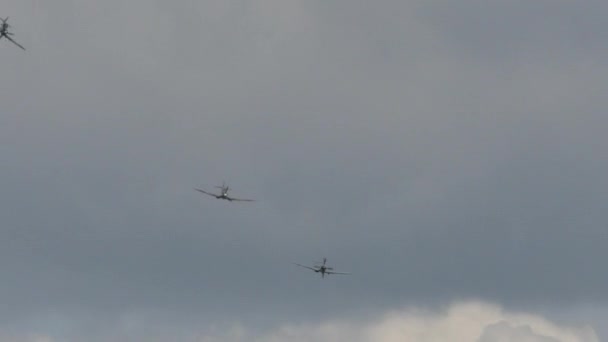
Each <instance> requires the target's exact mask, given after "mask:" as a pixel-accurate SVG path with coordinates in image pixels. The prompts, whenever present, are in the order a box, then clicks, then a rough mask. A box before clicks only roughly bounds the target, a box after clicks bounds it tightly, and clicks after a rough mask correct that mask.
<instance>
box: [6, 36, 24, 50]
mask: <svg viewBox="0 0 608 342" xmlns="http://www.w3.org/2000/svg"><path fill="white" fill-rule="evenodd" d="M4 37H6V39H8V40H10V41H11V42H13V44H15V45H17V46H18V47H20V48H22V49H23V51H25V48H24V47H23V46H21V45H20V44H19V43H17V42H16V41H14V40H13V38H11V37H10V36H8V35H5V36H4Z"/></svg>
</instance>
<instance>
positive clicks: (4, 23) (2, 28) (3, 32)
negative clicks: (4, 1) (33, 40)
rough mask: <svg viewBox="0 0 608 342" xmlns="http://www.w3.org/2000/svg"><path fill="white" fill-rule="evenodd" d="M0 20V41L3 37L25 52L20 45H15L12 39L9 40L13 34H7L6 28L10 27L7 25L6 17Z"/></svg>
mask: <svg viewBox="0 0 608 342" xmlns="http://www.w3.org/2000/svg"><path fill="white" fill-rule="evenodd" d="M0 20H2V26H0V40H1V39H2V37H4V38H6V39H8V40H10V41H11V42H13V44H15V45H17V46H18V47H20V48H22V49H23V50H25V48H24V47H23V46H21V44H19V43H17V42H16V41H15V40H14V39H13V38H11V36H14V35H15V34H14V33H12V32H8V28H9V27H11V25H9V24H8V23H7V21H8V17H6V19H2V18H0Z"/></svg>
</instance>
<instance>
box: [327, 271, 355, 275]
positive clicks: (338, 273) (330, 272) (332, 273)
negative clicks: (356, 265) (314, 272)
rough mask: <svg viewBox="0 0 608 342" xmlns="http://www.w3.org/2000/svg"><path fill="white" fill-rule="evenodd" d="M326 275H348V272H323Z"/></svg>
mask: <svg viewBox="0 0 608 342" xmlns="http://www.w3.org/2000/svg"><path fill="white" fill-rule="evenodd" d="M325 273H327V274H350V272H334V271H325Z"/></svg>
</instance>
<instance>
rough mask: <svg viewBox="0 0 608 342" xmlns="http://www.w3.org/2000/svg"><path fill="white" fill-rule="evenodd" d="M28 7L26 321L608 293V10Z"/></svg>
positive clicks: (14, 138) (15, 157)
mask: <svg viewBox="0 0 608 342" xmlns="http://www.w3.org/2000/svg"><path fill="white" fill-rule="evenodd" d="M10 6H12V8H11V10H12V11H13V12H14V13H15V15H13V14H12V13H10V15H11V16H12V18H11V22H12V24H13V25H14V31H15V32H16V33H18V36H19V38H20V39H22V40H20V41H22V42H23V44H24V45H26V46H28V51H27V53H25V54H24V53H22V52H21V51H17V50H14V49H11V47H10V46H8V45H5V44H2V45H1V48H2V53H3V60H4V59H5V60H6V61H5V62H4V63H3V69H2V70H3V86H2V87H3V91H2V93H1V94H0V100H1V102H2V113H3V114H2V116H1V117H0V120H1V124H2V125H1V126H0V127H1V128H0V133H1V134H0V139H1V141H2V147H0V151H1V153H0V158H1V160H2V165H3V168H2V171H0V175H1V176H2V177H0V184H1V187H2V189H3V193H4V195H3V196H2V197H1V198H2V203H1V208H0V213H1V216H2V217H3V224H2V234H3V236H2V239H0V243H1V244H2V248H1V252H0V253H1V254H0V255H1V256H2V257H1V258H0V265H1V267H2V268H3V270H4V271H5V272H6V274H10V275H11V277H9V279H8V280H7V281H5V282H3V283H2V284H0V289H2V291H1V293H2V294H0V296H1V297H0V298H1V300H2V302H3V303H10V306H11V307H15V308H18V309H17V312H16V313H15V312H8V311H5V312H0V314H1V315H2V316H4V317H7V319H8V317H13V318H14V319H23V320H25V321H26V322H27V320H28V317H32V316H36V315H42V316H44V314H45V313H46V312H48V311H49V310H50V311H54V312H55V311H56V312H59V314H60V315H67V316H75V315H78V316H81V317H82V316H86V315H89V316H95V315H99V316H100V317H106V318H104V320H107V317H108V316H111V315H113V314H120V313H125V312H130V311H138V310H140V311H146V312H148V311H152V312H153V311H154V310H167V311H169V312H177V313H178V314H176V315H175V317H174V318H169V319H168V320H169V321H176V322H177V321H179V320H180V319H182V318H181V317H182V316H183V315H188V314H189V315H191V316H192V317H203V318H202V319H203V320H204V319H207V321H211V320H219V321H223V320H224V319H228V320H230V319H234V320H252V321H255V322H257V323H259V324H260V325H263V324H272V323H270V322H274V321H275V320H277V319H278V318H277V317H278V316H281V317H282V318H281V319H283V320H290V319H298V318H301V317H309V316H311V315H312V314H319V315H333V314H339V313H343V312H351V313H352V312H359V311H366V310H368V309H369V308H373V310H382V308H385V307H392V306H394V305H400V304H403V303H411V302H415V303H427V302H432V303H433V304H436V303H437V301H442V300H450V299H454V298H461V297H482V298H487V299H492V300H498V301H501V302H503V303H505V305H516V303H521V302H527V303H530V302H534V303H545V302H559V303H563V304H564V305H567V304H568V303H573V302H579V301H582V302H589V301H600V302H605V300H606V296H607V295H608V293H607V292H606V288H608V287H607V286H606V284H607V283H608V278H607V276H606V273H605V272H602V270H601V268H600V266H599V262H600V261H601V260H603V259H605V258H606V257H607V256H608V255H606V253H607V252H606V249H605V248H604V246H605V244H606V242H607V239H608V236H607V235H606V229H605V223H604V213H605V212H606V209H607V208H606V203H608V201H606V200H607V198H606V196H607V195H606V194H607V193H608V192H607V190H608V184H606V180H605V170H606V167H607V166H608V165H607V162H606V160H604V159H605V158H602V156H603V151H605V150H606V149H607V148H608V146H607V145H608V140H607V139H606V138H605V134H604V132H603V128H604V127H606V125H607V124H608V122H607V121H608V119H606V117H605V115H603V109H604V108H605V107H606V105H607V103H606V100H605V96H604V94H605V93H606V77H607V72H608V68H607V65H606V63H605V60H606V59H605V53H606V43H605V40H604V39H602V37H601V35H600V32H602V31H605V26H606V23H605V21H604V18H605V16H602V15H601V14H602V13H605V12H606V10H607V6H606V5H603V4H602V3H600V2H595V3H594V2H589V3H588V4H586V5H584V6H582V5H581V6H574V5H571V4H568V3H566V2H535V3H529V2H512V3H509V4H503V3H499V2H483V3H482V2H476V1H466V2H461V3H459V4H458V5H455V4H453V3H451V2H450V3H448V2H444V3H443V4H442V3H439V2H436V3H433V4H428V3H426V2H410V3H403V2H397V1H386V2H383V3H381V4H380V3H375V4H371V3H369V2H364V1H350V2H348V3H346V2H333V3H324V2H295V1H293V2H290V1H261V2H257V3H255V4H252V3H249V2H241V1H234V2H225V1H211V2H205V3H198V2H189V1H180V2H177V3H172V4H170V5H169V4H161V3H150V2H144V1H131V2H129V3H125V4H123V3H119V2H115V1H109V2H108V1H106V2H95V1H84V2H79V3H77V4H74V3H71V2H57V3H54V4H52V5H51V4H46V3H41V2H34V1H33V2H12V3H11V4H10ZM602 28H603V30H602ZM29 47H31V48H29ZM222 180H226V181H228V182H229V183H230V185H231V186H232V187H233V189H234V190H233V191H234V195H235V196H237V195H240V196H243V197H253V198H256V199H258V200H259V201H258V202H256V203H253V204H236V203H232V204H230V203H221V202H218V201H215V200H213V199H211V198H205V197H202V196H200V195H199V194H197V193H195V192H194V191H193V189H192V188H193V187H204V188H211V187H212V186H214V185H216V184H218V183H221V182H222ZM323 256H327V257H328V258H329V260H330V262H331V263H332V264H334V265H335V266H336V268H338V269H345V270H346V271H353V272H354V273H355V275H354V276H353V277H351V278H349V279H331V280H329V281H327V282H322V283H320V282H319V281H318V279H316V277H315V275H314V274H307V273H306V272H301V271H302V270H299V269H294V268H293V267H291V266H292V265H290V264H289V263H290V262H291V261H297V262H302V263H307V262H312V260H313V259H318V258H321V257H323ZM260 308H264V309H263V310H261V309H260ZM82 312H84V313H88V314H85V315H82V314H81V313H82ZM15 317H17V318H15ZM279 320H280V319H279ZM85 325H86V324H85ZM91 326H94V324H91ZM66 329H67V328H66ZM57 334H59V335H61V332H57Z"/></svg>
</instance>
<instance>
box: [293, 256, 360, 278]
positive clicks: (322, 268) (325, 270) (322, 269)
mask: <svg viewBox="0 0 608 342" xmlns="http://www.w3.org/2000/svg"><path fill="white" fill-rule="evenodd" d="M326 262H327V258H323V264H322V265H315V266H314V267H310V266H304V265H300V264H298V263H295V262H294V265H298V266H300V267H304V268H308V269H309V270H313V271H315V272H316V273H321V278H325V275H326V274H350V273H345V272H335V271H334V270H333V269H334V268H333V267H329V266H326V265H325V263H326Z"/></svg>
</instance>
